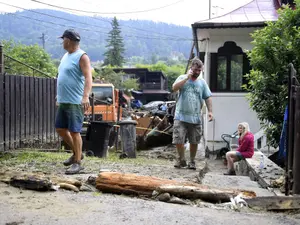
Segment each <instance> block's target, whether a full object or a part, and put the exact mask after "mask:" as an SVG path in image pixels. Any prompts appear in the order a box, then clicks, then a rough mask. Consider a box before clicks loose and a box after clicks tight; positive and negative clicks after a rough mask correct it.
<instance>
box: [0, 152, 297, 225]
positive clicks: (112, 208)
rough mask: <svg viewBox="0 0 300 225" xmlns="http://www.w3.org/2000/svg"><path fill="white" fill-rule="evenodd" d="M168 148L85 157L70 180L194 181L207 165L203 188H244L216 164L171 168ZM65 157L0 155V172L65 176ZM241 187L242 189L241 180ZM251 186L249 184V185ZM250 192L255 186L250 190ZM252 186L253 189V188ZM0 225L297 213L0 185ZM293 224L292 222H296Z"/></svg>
mask: <svg viewBox="0 0 300 225" xmlns="http://www.w3.org/2000/svg"><path fill="white" fill-rule="evenodd" d="M174 153H175V150H174V148H170V149H166V148H163V149H156V150H153V151H148V152H140V153H139V156H138V158H137V159H124V160H120V159H118V157H117V156H118V155H114V154H111V155H110V156H109V157H108V158H107V159H98V158H85V163H84V166H85V171H84V173H83V174H79V175H74V176H73V177H74V178H78V179H83V180H85V179H87V177H88V176H90V175H91V174H93V175H96V174H97V173H98V172H99V171H100V170H104V169H105V170H110V171H117V172H125V173H135V174H140V175H150V176H157V177H162V178H167V179H176V180H184V181H187V180H188V181H198V178H197V177H199V172H200V171H202V169H203V168H204V167H205V165H207V164H208V167H209V168H210V169H209V171H208V173H207V177H206V178H205V177H204V179H203V180H202V181H203V182H204V183H205V184H209V185H213V186H218V187H222V186H223V187H234V186H236V185H238V187H239V188H241V187H244V186H243V183H241V182H240V181H239V180H226V179H224V178H222V177H221V176H222V173H223V172H224V171H226V168H225V166H224V165H222V162H220V161H215V160H213V161H208V162H205V161H203V160H198V162H197V165H198V169H197V170H196V171H191V170H188V169H175V168H174V167H173V164H174V158H175V154H174ZM66 157H68V155H67V154H65V153H36V152H20V153H18V154H12V155H10V156H3V157H2V158H1V157H0V172H1V171H4V170H7V169H14V170H15V171H40V172H44V173H46V174H55V175H59V176H65V175H64V171H65V168H64V167H63V166H62V165H61V162H62V161H63V160H64V159H65V158H66ZM244 182H245V183H244V185H248V183H247V182H246V181H244ZM252 185H255V184H252ZM253 187H255V188H256V186H253ZM257 188H258V187H257ZM0 199H1V201H0V225H1V224H7V225H8V224H10V225H12V224H34V225H35V224H43V225H45V224H51V225H52V224H74V225H76V224H80V225H81V224H112V225H117V224H172V225H173V224H239V225H243V224H252V223H253V221H254V220H255V222H256V223H260V224H283V223H284V224H288V225H290V224H299V223H300V216H299V215H297V214H296V215H286V214H274V213H266V212H263V213H258V212H253V211H251V210H250V209H244V210H243V211H242V212H235V211H233V210H231V209H229V208H228V207H226V206H225V205H224V204H222V205H213V204H209V203H204V202H202V201H195V202H190V205H177V204H170V203H163V202H158V201H155V200H149V199H141V198H135V197H134V198H133V197H127V196H122V195H111V194H102V193H99V192H79V193H73V192H71V191H64V190H59V191H56V192H46V193H41V192H36V191H29V190H20V189H18V188H13V187H11V186H8V185H7V184H4V183H0ZM297 222H298V223H297Z"/></svg>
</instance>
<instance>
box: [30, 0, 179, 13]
mask: <svg viewBox="0 0 300 225" xmlns="http://www.w3.org/2000/svg"><path fill="white" fill-rule="evenodd" d="M31 1H32V2H37V3H40V4H43V5H47V6H51V7H59V8H61V9H68V10H72V11H76V12H84V13H92V14H133V13H144V12H150V11H155V10H159V9H163V8H167V7H170V6H172V5H175V4H178V3H179V2H183V1H184V0H179V1H177V2H173V3H171V4H168V5H164V6H161V7H157V8H152V9H145V10H138V11H131V12H93V11H86V10H80V9H72V8H67V7H62V6H57V5H52V4H49V3H46V2H41V1H37V0H31Z"/></svg>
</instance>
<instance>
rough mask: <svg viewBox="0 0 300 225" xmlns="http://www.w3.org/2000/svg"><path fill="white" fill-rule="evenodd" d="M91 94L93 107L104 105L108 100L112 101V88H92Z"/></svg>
mask: <svg viewBox="0 0 300 225" xmlns="http://www.w3.org/2000/svg"><path fill="white" fill-rule="evenodd" d="M92 93H94V98H95V100H94V103H95V105H106V104H107V103H108V101H107V100H108V99H113V88H112V87H105V86H94V87H92Z"/></svg>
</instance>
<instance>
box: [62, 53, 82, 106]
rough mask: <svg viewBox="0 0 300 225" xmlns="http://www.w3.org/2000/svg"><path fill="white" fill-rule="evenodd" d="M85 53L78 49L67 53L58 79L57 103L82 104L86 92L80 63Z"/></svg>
mask: <svg viewBox="0 0 300 225" xmlns="http://www.w3.org/2000/svg"><path fill="white" fill-rule="evenodd" d="M83 54H85V52H84V51H83V50H81V49H78V50H77V51H76V52H73V53H71V54H70V53H68V52H67V53H66V54H65V55H64V56H63V58H62V59H61V61H60V64H59V67H58V78H57V102H58V103H70V104H81V101H82V97H83V90H84V80H85V78H84V75H83V73H82V71H81V68H80V65H79V61H80V58H81V56H82V55H83Z"/></svg>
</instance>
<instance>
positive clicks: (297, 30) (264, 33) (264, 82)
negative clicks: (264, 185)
mask: <svg viewBox="0 0 300 225" xmlns="http://www.w3.org/2000/svg"><path fill="white" fill-rule="evenodd" d="M299 6H300V0H296V7H295V9H294V10H292V9H290V8H288V7H284V8H283V9H280V10H279V11H278V14H279V18H278V20H277V21H276V22H268V23H267V26H266V27H264V28H263V29H260V30H257V31H256V32H254V33H253V34H252V37H253V38H254V40H253V42H252V44H253V45H254V48H253V49H252V51H251V52H249V53H248V56H249V58H250V62H251V65H252V68H253V69H252V70H251V71H250V74H248V75H246V77H247V79H248V80H249V82H248V85H245V88H246V90H248V91H249V95H248V97H249V101H250V106H251V108H252V109H253V110H254V111H255V112H256V113H257V115H258V118H259V119H260V121H262V126H263V128H265V129H266V131H267V136H268V140H269V144H270V145H271V146H274V147H276V146H278V144H279V140H280V133H281V129H282V122H283V115H284V110H285V107H286V106H287V94H288V93H287V89H288V87H287V81H288V73H287V65H288V64H289V63H293V64H294V66H295V68H296V70H297V73H298V74H300V26H299V25H300V19H299V18H300V8H299ZM298 79H299V75H298Z"/></svg>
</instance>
